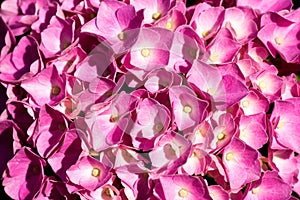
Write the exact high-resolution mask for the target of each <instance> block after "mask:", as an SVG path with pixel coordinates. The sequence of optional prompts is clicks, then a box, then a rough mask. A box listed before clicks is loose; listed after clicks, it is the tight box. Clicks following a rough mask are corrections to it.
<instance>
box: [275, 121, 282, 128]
mask: <svg viewBox="0 0 300 200" xmlns="http://www.w3.org/2000/svg"><path fill="white" fill-rule="evenodd" d="M282 127H283V122H282V120H279V122H278V124H277V127H276V128H277V129H280V128H282Z"/></svg>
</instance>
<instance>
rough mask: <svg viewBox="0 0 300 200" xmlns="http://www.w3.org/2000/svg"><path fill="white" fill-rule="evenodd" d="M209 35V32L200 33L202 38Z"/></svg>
mask: <svg viewBox="0 0 300 200" xmlns="http://www.w3.org/2000/svg"><path fill="white" fill-rule="evenodd" d="M209 34H210V31H204V32H203V33H202V37H204V38H205V37H206V36H208V35H209Z"/></svg>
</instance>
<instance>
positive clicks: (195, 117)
mask: <svg viewBox="0 0 300 200" xmlns="http://www.w3.org/2000/svg"><path fill="white" fill-rule="evenodd" d="M169 96H170V102H171V105H172V108H173V115H174V118H175V119H174V120H175V122H176V124H177V126H178V129H179V130H185V129H187V128H191V127H194V126H195V125H197V124H198V123H200V122H201V121H203V120H204V119H205V117H206V115H207V113H206V108H207V106H208V104H207V102H206V101H203V100H201V99H198V98H197V97H196V95H195V94H194V92H193V91H192V90H191V89H189V88H188V87H185V86H173V87H171V88H170V89H169Z"/></svg>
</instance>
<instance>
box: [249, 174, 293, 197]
mask: <svg viewBox="0 0 300 200" xmlns="http://www.w3.org/2000/svg"><path fill="white" fill-rule="evenodd" d="M291 190H292V188H291V187H290V186H289V185H288V184H286V183H285V182H283V180H282V179H281V178H280V177H279V176H278V174H277V173H276V172H271V171H267V172H265V173H264V175H263V176H262V178H261V180H260V181H257V182H255V183H254V184H253V185H252V187H251V188H250V190H249V191H248V192H247V194H246V196H245V198H244V199H245V200H254V199H255V200H263V199H274V200H284V199H289V198H290V194H291Z"/></svg>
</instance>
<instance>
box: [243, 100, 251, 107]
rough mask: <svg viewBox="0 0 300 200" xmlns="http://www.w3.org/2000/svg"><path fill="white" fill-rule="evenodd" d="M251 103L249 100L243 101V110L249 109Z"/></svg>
mask: <svg viewBox="0 0 300 200" xmlns="http://www.w3.org/2000/svg"><path fill="white" fill-rule="evenodd" d="M249 104H250V103H249V101H248V100H244V101H242V107H243V108H247V107H248V106H249Z"/></svg>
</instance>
